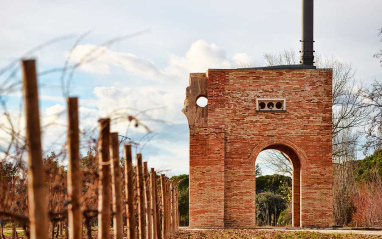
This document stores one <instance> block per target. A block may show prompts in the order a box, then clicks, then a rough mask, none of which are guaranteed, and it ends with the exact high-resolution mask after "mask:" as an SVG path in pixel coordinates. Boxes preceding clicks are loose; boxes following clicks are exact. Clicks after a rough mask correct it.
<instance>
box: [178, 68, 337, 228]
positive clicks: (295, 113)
mask: <svg viewBox="0 0 382 239" xmlns="http://www.w3.org/2000/svg"><path fill="white" fill-rule="evenodd" d="M331 84H332V70H330V69H319V70H315V69H295V70H290V69H288V70H283V69H263V70H262V69H237V70H208V72H207V74H200V73H198V74H191V75H190V87H188V88H187V96H186V101H185V108H184V109H183V112H184V113H185V115H186V116H187V119H188V121H189V126H190V226H191V227H254V226H255V225H256V222H255V209H256V208H255V197H256V192H255V189H256V186H255V160H256V157H257V155H258V154H259V153H260V152H261V151H262V150H264V149H278V150H282V151H283V152H285V153H286V154H287V155H289V157H290V158H291V159H292V163H293V166H294V168H295V172H294V176H293V178H294V180H293V181H294V186H293V201H294V202H293V211H294V225H295V226H302V227H313V226H314V227H325V226H329V225H330V224H331V223H332V161H331V160H332V158H331V157H332V154H331V153H332V151H331V147H332V137H331V127H332V126H331V125H332V124H331V102H332V98H331V90H332V87H331ZM199 95H204V96H207V97H208V100H209V101H208V105H207V107H205V108H200V107H198V106H196V104H195V102H196V99H197V97H198V96H199ZM258 98H282V99H286V107H287V109H286V112H256V99H258Z"/></svg>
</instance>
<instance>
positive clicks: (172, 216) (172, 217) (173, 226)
mask: <svg viewBox="0 0 382 239" xmlns="http://www.w3.org/2000/svg"><path fill="white" fill-rule="evenodd" d="M170 199H171V204H170V205H171V230H170V231H171V235H174V232H175V230H174V229H175V213H174V210H175V207H174V203H175V200H174V184H173V183H171V184H170Z"/></svg>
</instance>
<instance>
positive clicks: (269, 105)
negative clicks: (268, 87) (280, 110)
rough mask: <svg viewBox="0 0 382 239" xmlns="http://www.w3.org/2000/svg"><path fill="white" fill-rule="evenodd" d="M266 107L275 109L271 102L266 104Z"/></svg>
mask: <svg viewBox="0 0 382 239" xmlns="http://www.w3.org/2000/svg"><path fill="white" fill-rule="evenodd" d="M267 107H268V109H273V107H275V105H274V104H273V103H272V102H269V103H268V104H267Z"/></svg>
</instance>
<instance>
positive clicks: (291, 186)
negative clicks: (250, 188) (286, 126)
mask: <svg viewBox="0 0 382 239" xmlns="http://www.w3.org/2000/svg"><path fill="white" fill-rule="evenodd" d="M254 166H255V170H256V179H255V181H256V195H255V197H256V225H257V226H293V227H299V226H300V218H301V210H300V201H301V199H300V190H301V189H300V187H301V184H300V176H301V162H300V158H299V157H298V155H297V153H296V152H295V151H294V150H293V149H292V148H290V147H288V146H286V145H281V144H275V145H270V146H267V147H265V148H263V149H262V150H261V151H260V152H259V153H258V154H257V156H256V159H255V165H254ZM259 172H261V174H260V175H259Z"/></svg>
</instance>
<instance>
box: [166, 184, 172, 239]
mask: <svg viewBox="0 0 382 239" xmlns="http://www.w3.org/2000/svg"><path fill="white" fill-rule="evenodd" d="M166 181H167V186H166V187H167V193H166V197H167V220H168V223H167V236H168V237H171V236H172V232H171V188H170V180H169V179H168V178H166Z"/></svg>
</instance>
